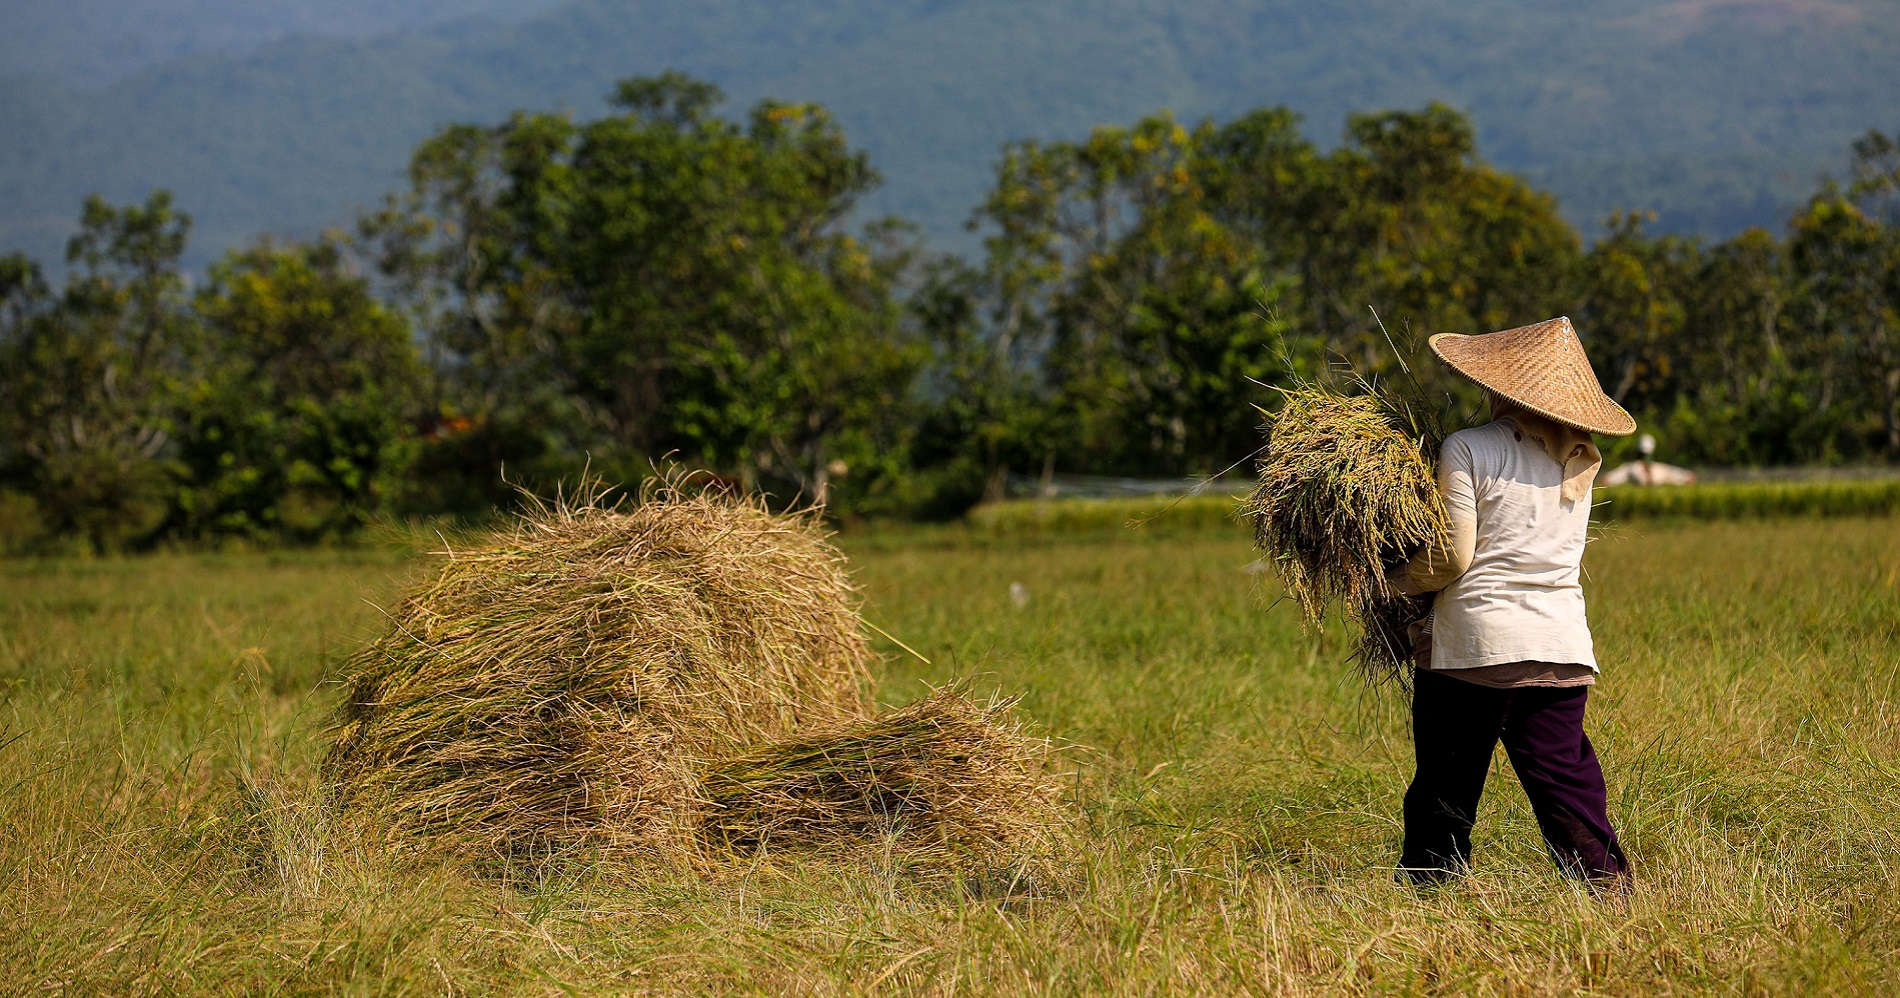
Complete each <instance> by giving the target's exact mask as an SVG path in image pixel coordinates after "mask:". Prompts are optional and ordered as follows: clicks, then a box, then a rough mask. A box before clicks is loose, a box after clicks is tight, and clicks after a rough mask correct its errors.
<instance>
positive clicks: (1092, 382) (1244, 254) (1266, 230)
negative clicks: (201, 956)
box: [0, 73, 1900, 553]
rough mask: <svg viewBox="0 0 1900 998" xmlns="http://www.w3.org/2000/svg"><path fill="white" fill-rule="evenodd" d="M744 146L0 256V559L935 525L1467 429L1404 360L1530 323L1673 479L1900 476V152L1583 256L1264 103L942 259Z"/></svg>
mask: <svg viewBox="0 0 1900 998" xmlns="http://www.w3.org/2000/svg"><path fill="white" fill-rule="evenodd" d="M722 106H727V107H729V105H727V104H726V102H725V99H724V95H722V94H721V92H720V91H719V89H718V88H717V87H716V86H714V85H712V84H710V83H708V82H706V81H703V80H695V79H693V78H691V77H689V76H685V75H683V74H679V73H667V74H663V75H661V76H657V77H633V78H629V79H626V80H622V81H620V82H619V83H618V84H617V85H616V87H615V89H614V96H613V100H612V107H611V109H610V110H609V111H608V112H607V113H604V114H601V115H595V116H590V117H587V118H577V117H575V116H572V115H569V114H567V113H564V112H562V111H560V110H558V109H550V110H542V111H527V112H521V113H517V114H514V115H511V116H508V117H507V118H505V119H500V120H498V121H495V122H493V123H487V124H465V125H451V126H446V127H444V128H442V129H440V130H438V131H437V132H435V133H434V134H433V135H432V136H431V137H430V138H428V139H427V140H426V141H424V142H423V143H422V144H420V145H419V146H418V147H417V148H416V149H415V150H414V154H413V157H412V158H411V160H410V168H409V183H408V185H407V189H406V190H404V191H403V192H402V193H400V194H398V195H396V196H394V197H392V198H391V199H389V200H387V201H385V202H383V204H382V206H381V207H379V208H378V209H376V210H374V211H370V212H366V213H364V214H363V215H361V216H360V217H359V218H358V219H357V220H356V223H357V224H356V225H355V227H354V231H353V233H351V234H349V235H345V236H326V237H323V238H321V239H316V240H306V241H288V242H287V241H283V240H272V239H262V240H258V241H255V242H253V243H251V244H249V245H248V246H246V247H243V248H240V249H235V250H231V251H228V252H226V253H225V254H224V255H223V256H222V257H221V258H220V259H219V260H218V261H217V262H216V263H214V264H213V265H212V266H211V267H210V268H209V272H208V275H207V277H205V278H202V279H201V278H198V277H196V276H195V275H193V274H191V273H189V272H188V271H187V270H186V269H185V268H184V267H183V261H184V259H185V256H186V248H187V246H188V245H190V236H191V230H192V225H191V221H190V219H189V218H187V217H186V216H185V215H184V214H182V213H180V212H179V210H178V206H177V205H176V204H175V203H174V202H173V201H172V199H171V197H170V195H169V194H168V193H166V192H163V191H160V192H158V193H156V194H154V195H153V196H152V197H151V198H150V199H149V200H147V201H145V202H144V203H143V204H138V203H133V204H127V205H121V206H114V205H112V204H109V203H107V202H106V201H104V200H102V199H99V198H97V197H94V198H90V199H88V201H87V202H86V205H85V208H84V210H83V212H82V213H81V215H80V217H79V219H78V224H77V226H76V227H74V229H73V230H72V231H73V239H72V241H71V244H70V245H71V249H70V252H69V256H68V257H67V260H68V261H69V263H70V266H69V267H67V268H66V270H65V272H64V273H63V274H54V273H52V272H51V271H50V270H49V269H48V268H47V267H45V266H44V265H43V264H42V262H41V261H39V260H36V259H34V258H32V257H29V256H26V255H24V254H20V253H4V254H0V553H3V552H5V551H7V550H59V549H71V548H73V547H76V546H80V545H87V546H90V547H92V548H93V549H94V550H100V551H107V550H114V549H122V548H137V547H149V546H152V545H157V544H167V543H173V542H179V543H191V544H195V543H200V542H206V543H218V542H219V539H220V538H226V537H232V536H236V537H242V538H247V539H250V540H255V541H259V542H264V543H275V542H279V541H293V542H313V541H324V540H328V539H335V538H344V537H348V536H350V535H352V534H354V533H355V532H357V531H358V530H360V529H361V528H362V527H363V526H364V525H365V524H367V523H369V522H372V521H373V520H375V519H376V518H378V517H389V516H401V517H409V516H450V517H463V518H473V519H480V518H483V517H485V516H487V515H490V514H491V513H492V511H493V510H495V509H496V508H501V507H506V506H508V505H509V504H511V503H514V502H517V501H518V500H519V493H518V492H517V491H516V486H517V484H520V483H527V484H529V485H531V486H534V487H538V488H541V489H544V490H545V489H550V488H553V487H554V485H555V483H559V482H566V483H568V484H569V485H572V484H573V483H576V482H578V481H580V480H581V478H582V477H583V476H586V475H593V476H598V477H600V478H602V479H604V480H605V481H607V482H611V483H615V484H619V485H625V486H628V487H632V486H633V485H634V483H637V482H639V481H641V480H642V479H643V478H646V477H648V476H650V475H651V474H652V473H653V472H654V469H655V467H656V465H655V462H656V461H661V460H669V459H670V460H677V461H679V462H681V463H682V464H684V465H685V466H687V467H691V468H697V469H704V470H705V471H708V472H711V473H712V474H714V475H716V476H717V478H718V480H719V481H723V482H726V483H729V484H731V485H733V486H736V487H739V488H742V489H744V490H746V491H748V492H749V491H752V490H762V491H764V492H766V493H769V494H771V495H774V496H777V497H779V499H780V500H781V501H787V502H802V501H813V502H818V503H822V504H826V505H827V506H828V508H829V509H830V510H831V511H832V512H833V513H834V514H836V515H842V516H921V517H942V516H949V515H954V514H957V513H960V512H961V511H963V510H964V509H967V508H968V507H969V506H970V505H971V504H972V503H974V502H976V501H977V500H978V499H979V498H980V497H983V496H989V497H992V498H994V497H998V496H1001V495H1002V494H1004V493H1005V491H1006V490H1007V485H1008V482H1009V480H1010V479H1011V476H1017V477H1021V476H1023V475H1036V474H1040V475H1043V476H1049V475H1053V474H1055V473H1057V472H1078V473H1083V474H1108V475H1140V476H1150V477H1152V476H1165V477H1179V476H1182V475H1187V474H1207V473H1212V472H1217V471H1219V470H1221V469H1222V468H1232V467H1235V466H1239V465H1243V464H1244V463H1245V462H1246V460H1247V458H1248V457H1249V456H1250V455H1251V454H1253V453H1255V452H1256V451H1257V448H1258V447H1259V438H1258V433H1257V430H1256V420H1257V411H1256V409H1255V406H1257V405H1263V404H1265V405H1271V404H1272V401H1273V397H1274V393H1273V392H1272V389H1273V388H1276V387H1288V386H1295V385H1302V384H1308V383H1311V382H1312V381H1313V380H1314V379H1319V378H1325V377H1329V376H1331V377H1343V376H1344V372H1345V371H1347V370H1351V371H1356V372H1357V373H1358V374H1359V375H1360V376H1363V377H1366V378H1372V379H1380V378H1385V377H1398V376H1400V374H1401V373H1402V372H1403V371H1404V370H1410V371H1411V372H1412V381H1413V383H1415V384H1417V385H1419V386H1420V387H1421V388H1423V389H1424V390H1426V391H1427V392H1432V391H1435V390H1437V389H1442V390H1444V391H1445V392H1448V393H1462V398H1463V401H1462V403H1448V404H1451V405H1452V407H1453V408H1462V409H1464V410H1466V412H1467V413H1469V414H1475V413H1477V412H1478V411H1480V407H1481V404H1482V400H1481V398H1480V396H1479V395H1478V393H1477V392H1476V390H1475V389H1473V388H1471V387H1470V386H1469V385H1464V384H1461V383H1460V382H1459V380H1458V379H1456V378H1453V377H1451V376H1450V375H1449V374H1447V373H1446V371H1445V370H1444V368H1443V367H1442V366H1441V365H1438V364H1436V363H1432V362H1430V361H1429V359H1428V357H1427V355H1426V354H1425V353H1424V347H1423V344H1422V343H1421V342H1420V336H1419V334H1422V333H1427V332H1432V331H1440V330H1450V331H1456V330H1490V329H1498V328H1503V327H1507V326H1511V325H1517V324H1522V323H1525V322H1528V321H1534V320H1536V319H1540V318H1546V317H1550V316H1554V315H1570V316H1573V317H1575V319H1576V322H1577V327H1578V329H1580V330H1582V331H1583V332H1582V336H1583V339H1584V344H1585V348H1586V349H1587V350H1588V351H1589V353H1590V356H1591V358H1592V361H1593V363H1594V364H1595V366H1596V370H1597V371H1598V372H1599V374H1600V375H1601V376H1602V379H1603V385H1604V387H1605V388H1606V389H1607V390H1608V391H1609V392H1610V394H1611V395H1612V397H1614V398H1615V399H1616V400H1617V401H1619V402H1621V403H1622V404H1623V405H1624V406H1625V407H1627V408H1628V409H1629V410H1630V411H1631V412H1632V413H1633V414H1634V415H1635V416H1636V418H1637V419H1638V420H1639V422H1640V425H1642V426H1643V427H1644V428H1645V429H1646V430H1647V431H1649V432H1653V433H1654V434H1655V435H1656V436H1658V437H1659V438H1661V439H1662V440H1663V441H1664V446H1665V448H1666V451H1665V452H1666V453H1667V454H1668V455H1669V456H1670V457H1671V458H1672V459H1675V460H1679V461H1684V462H1689V463H1695V464H1701V465H1731V466H1733V465H1771V464H1810V465H1811V464H1848V463H1853V464H1872V463H1884V464H1893V463H1896V462H1900V132H1895V133H1892V134H1888V133H1886V132H1880V131H1870V132H1868V133H1866V134H1864V135H1862V136H1861V137H1860V138H1858V139H1857V140H1856V141H1855V142H1854V143H1853V146H1852V151H1851V155H1849V156H1844V157H1842V159H1841V161H1840V163H1839V166H1840V169H1841V172H1842V174H1843V176H1844V177H1846V178H1848V181H1849V182H1848V183H1847V184H1846V185H1836V184H1831V183H1829V184H1820V185H1817V186H1816V187H1814V188H1813V189H1811V190H1810V191H1809V192H1808V196H1807V197H1806V198H1805V199H1804V202H1803V203H1802V205H1801V206H1800V207H1799V208H1798V209H1797V210H1796V211H1795V212H1793V213H1792V214H1791V217H1790V219H1789V226H1788V230H1787V232H1786V234H1785V235H1777V234H1775V233H1771V232H1768V231H1766V230H1764V229H1759V228H1755V229H1749V230H1747V231H1745V232H1743V233H1741V234H1739V235H1737V236H1735V237H1734V238H1732V239H1727V240H1722V241H1719V242H1714V241H1703V240H1699V239H1692V238H1684V237H1680V236H1674V235H1658V234H1656V233H1654V232H1653V231H1650V230H1649V229H1648V228H1647V226H1648V225H1649V224H1650V219H1649V216H1647V215H1645V214H1641V213H1637V214H1623V215H1619V216H1616V217H1614V218H1613V219H1611V220H1610V222H1609V224H1608V232H1607V234H1606V235H1605V237H1604V238H1601V239H1598V240H1596V241H1595V242H1594V243H1591V244H1588V245H1586V244H1585V242H1584V241H1583V240H1582V239H1580V238H1579V236H1578V233H1577V232H1576V230H1575V229H1574V228H1573V227H1572V226H1571V225H1570V224H1569V223H1568V222H1566V221H1565V220H1564V219H1563V217H1562V216H1561V215H1560V214H1559V212H1558V210H1557V202H1556V199H1555V198H1553V197H1551V196H1550V195H1548V194H1547V193H1545V192H1542V191H1539V190H1537V189H1536V188H1534V187H1532V186H1530V185H1529V184H1526V183H1525V182H1524V181H1523V180H1522V179H1520V178H1517V177H1513V176H1510V175H1509V174H1507V173H1503V172H1500V171H1498V170H1496V169H1495V168H1493V167H1492V166H1491V165H1490V164H1489V163H1487V162H1486V161H1485V160H1484V159H1483V157H1482V156H1481V155H1479V153H1478V150H1477V141H1476V132H1475V129H1474V128H1473V125H1472V122H1471V121H1470V119H1469V118H1467V117H1466V116H1464V115H1463V114H1461V113H1460V112H1459V111H1457V110H1456V109H1453V108H1451V107H1449V106H1447V105H1444V104H1430V105H1427V106H1425V107H1423V108H1420V109H1416V110H1402V111H1383V112H1372V113H1360V114H1355V115H1352V116H1351V117H1350V118H1349V119H1348V122H1347V129H1346V133H1347V134H1346V138H1345V141H1344V142H1343V143H1341V144H1340V145H1338V146H1337V147H1334V148H1331V149H1326V148H1322V147H1320V146H1318V145H1316V144H1314V143H1313V142H1311V141H1310V140H1308V139H1307V138H1306V137H1305V136H1303V135H1302V134H1301V132H1300V127H1299V117H1298V115H1297V114H1295V113H1294V112H1292V111H1291V110H1290V109H1287V108H1285V107H1272V106H1264V107H1259V108H1253V109H1250V110H1248V111H1246V112H1244V113H1242V114H1239V115H1236V116H1233V117H1230V118H1227V119H1216V120H1211V121H1204V122H1198V123H1187V122H1182V121H1181V120H1179V119H1176V118H1174V117H1172V116H1170V115H1168V114H1166V113H1159V114H1155V115H1150V116H1146V117H1142V118H1140V119H1137V120H1134V121H1132V122H1130V123H1127V124H1122V125H1104V126H1100V127H1098V128H1095V129H1093V130H1091V131H1090V133H1089V134H1088V135H1087V136H1086V137H1085V138H1084V139H1081V140H1078V141H1061V140H1053V141H1049V140H1023V141H1019V142H1014V143H1011V144H1010V145H1009V146H1007V147H1006V148H1005V149H1004V151H1003V153H1002V155H1001V157H1000V163H999V165H998V169H997V171H996V173H995V179H994V182H993V184H992V186H990V187H989V189H988V190H987V191H986V192H985V193H984V194H983V195H982V196H981V198H980V199H979V200H978V207H977V210H976V217H977V218H978V219H979V221H980V222H981V228H982V229H983V230H984V231H985V232H987V233H989V237H988V238H986V239H985V240H984V243H983V246H982V249H981V252H980V253H977V254H972V255H970V256H955V255H943V254H935V253H930V252H920V250H921V249H923V247H921V246H920V245H919V243H918V241H917V239H916V237H915V234H914V233H913V232H912V231H911V230H909V229H908V228H907V227H906V226H903V225H890V224H884V223H871V224H867V225H859V224H857V222H858V220H859V218H860V215H859V213H858V212H857V211H856V209H857V208H858V207H859V206H860V204H861V202H862V200H863V199H864V198H865V197H866V196H867V195H868V194H870V193H871V192H872V191H874V190H875V189H876V185H877V175H876V171H875V170H874V169H873V168H872V165H871V160H870V157H869V156H868V155H867V154H866V153H864V152H863V151H862V150H861V149H858V148H855V147H854V146H853V145H852V144H851V142H850V141H849V139H848V137H847V136H846V135H845V134H844V132H843V131H842V130H841V129H840V128H839V127H838V125H837V123H836V121H835V120H834V119H833V118H832V117H831V116H830V114H829V113H828V112H827V111H826V110H825V109H824V108H823V107H822V106H820V105H816V104H810V103H792V102H784V101H775V100H770V99H766V100H761V101H758V102H756V103H754V104H752V105H751V107H750V108H749V110H747V111H745V112H744V113H742V114H740V113H722V111H721V110H720V109H721V107H722ZM1375 309H1376V314H1375V311H1374V310H1375ZM1407 355H1409V356H1410V360H1411V361H1412V363H1411V364H1410V366H1409V368H1408V367H1407V366H1406V363H1405V362H1406V357H1407ZM1434 385H1435V386H1436V389H1434V387H1433V386H1434ZM1447 397H1448V398H1449V396H1447ZM1447 418H1448V419H1451V420H1453V421H1454V422H1462V421H1463V420H1464V419H1465V418H1467V415H1465V414H1459V413H1447ZM1606 442H1607V441H1606ZM1630 446H1631V441H1630V440H1629V438H1624V439H1623V440H1621V441H1618V442H1616V443H1614V444H1610V445H1609V447H1608V450H1607V451H1606V456H1607V457H1609V458H1610V459H1612V460H1616V459H1619V458H1620V457H1622V456H1623V454H1624V453H1626V452H1627V449H1628V448H1629V447H1630Z"/></svg>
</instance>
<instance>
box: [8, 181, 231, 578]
mask: <svg viewBox="0 0 1900 998" xmlns="http://www.w3.org/2000/svg"><path fill="white" fill-rule="evenodd" d="M190 227H191V219H190V218H189V217H188V216H186V215H183V214H181V213H179V212H177V211H175V210H174V209H173V207H172V200H171V195H170V194H169V193H167V192H165V191H158V192H155V193H154V194H152V196H151V197H150V198H149V199H147V201H146V203H145V204H144V205H133V206H127V207H124V208H114V207H111V206H110V205H107V204H106V203H105V201H103V200H102V199H100V198H98V197H96V196H95V197H91V198H88V199H87V200H86V203H85V207H84V210H83V212H82V214H81V217H80V230H79V233H78V234H77V235H76V236H74V237H73V239H72V241H71V242H70V243H69V244H68V247H67V252H66V260H67V263H68V264H69V265H71V266H72V267H73V272H72V274H71V276H70V277H69V278H68V280H67V282H66V286H65V288H64V290H63V291H62V292H61V294H60V295H59V296H58V299H57V301H53V300H51V299H50V298H49V297H48V295H47V293H46V291H45V285H44V282H43V281H42V280H41V279H40V278H39V277H38V274H37V268H35V267H32V266H30V265H29V264H23V263H22V262H21V260H20V259H19V258H17V257H16V258H11V261H10V262H9V263H8V265H7V271H8V275H7V277H6V281H7V283H8V285H9V293H8V298H9V301H10V304H9V306H8V318H7V321H6V326H5V330H4V343H3V344H0V372H3V373H0V379H3V380H4V386H3V387H4V391H0V395H4V401H0V405H4V406H5V408H6V410H7V422H8V423H10V424H11V426H12V427H13V430H14V433H15V434H17V435H16V436H15V437H14V438H13V439H14V440H16V441H17V444H16V446H17V451H16V454H15V457H14V459H13V462H12V463H13V470H12V472H11V475H12V476H13V477H15V479H16V480H17V481H19V482H20V483H21V484H22V485H23V486H24V487H25V489H26V490H27V491H29V492H30V493H31V494H32V495H33V496H34V497H35V498H36V500H37V501H38V505H39V507H40V510H41V511H42V515H43V516H44V517H45V518H46V521H47V525H48V527H49V528H50V529H52V530H53V531H55V532H57V533H61V534H71V535H76V536H80V537H84V538H85V539H86V540H87V541H88V542H89V543H90V544H91V546H92V547H93V548H95V549H96V550H101V551H104V550H110V549H116V548H119V547H122V546H125V545H127V544H132V543H137V542H139V541H142V540H145V539H147V538H148V537H149V536H150V535H151V534H152V532H153V531H154V530H155V529H156V528H157V527H158V526H159V525H160V523H161V522H162V521H163V519H164V515H165V503H164V492H165V473H164V468H163V467H162V465H161V462H160V461H159V458H160V455H161V453H162V452H163V451H164V449H165V446H166V444H167V442H168V440H169V439H170V432H171V413H172V404H173V401H174V399H175V397H176V393H177V390H178V386H179V380H180V377H181V375H182V373H183V371H184V367H185V363H186V358H187V356H188V354H189V352H190V349H191V342H192V340H193V337H194V336H195V332H196V330H195V327H194V325H193V323H192V320H191V316H190V315H189V313H188V311H187V309H186V308H185V296H184V278H183V277H182V275H181V274H180V273H179V271H178V258H179V255H180V254H181V253H182V252H183V251H184V246H185V239H186V234H187V233H188V232H189V230H190Z"/></svg>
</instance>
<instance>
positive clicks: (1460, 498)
mask: <svg viewBox="0 0 1900 998" xmlns="http://www.w3.org/2000/svg"><path fill="white" fill-rule="evenodd" d="M1438 491H1439V492H1440V493H1441V494H1442V495H1443V496H1444V497H1445V518H1446V520H1447V521H1448V524H1447V525H1448V526H1449V527H1450V529H1449V531H1448V532H1447V533H1446V534H1445V535H1444V536H1442V537H1439V538H1436V539H1434V540H1433V541H1432V542H1431V543H1429V544H1426V545H1425V547H1423V548H1421V549H1420V550H1419V552H1418V553H1417V554H1415V555H1413V556H1412V560H1411V561H1408V562H1406V563H1405V564H1404V565H1402V566H1400V567H1399V568H1398V569H1397V570H1395V571H1393V573H1392V575H1391V582H1392V585H1393V587H1394V588H1396V589H1397V590H1398V591H1399V592H1401V593H1405V594H1406V595H1413V594H1416V593H1435V592H1437V591H1438V590H1440V589H1443V588H1445V587H1446V586H1449V585H1451V584H1452V583H1453V582H1455V581H1457V579H1458V577H1459V576H1460V575H1463V574H1465V569H1467V568H1470V567H1471V558H1472V555H1473V554H1474V553H1476V552H1477V550H1478V501H1477V496H1476V493H1475V492H1474V490H1473V489H1472V485H1471V449H1470V447H1468V446H1466V445H1464V443H1463V442H1462V441H1459V442H1456V443H1453V442H1451V441H1447V442H1446V444H1445V447H1444V449H1443V450H1441V451H1440V452H1439V455H1438Z"/></svg>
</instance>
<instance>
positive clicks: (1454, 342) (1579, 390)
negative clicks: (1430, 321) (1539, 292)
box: [1430, 316, 1636, 437]
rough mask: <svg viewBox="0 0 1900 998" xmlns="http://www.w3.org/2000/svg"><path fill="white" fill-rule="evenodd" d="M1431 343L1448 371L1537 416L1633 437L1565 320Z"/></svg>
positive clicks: (1632, 424) (1630, 422) (1629, 422)
mask: <svg viewBox="0 0 1900 998" xmlns="http://www.w3.org/2000/svg"><path fill="white" fill-rule="evenodd" d="M1430 342H1431V345H1432V352H1433V353H1435V354H1437V355H1438V359H1439V360H1442V361H1444V362H1445V363H1446V364H1449V365H1451V369H1452V370H1454V371H1457V372H1458V373H1459V374H1462V375H1464V376H1465V377H1467V378H1470V379H1471V380H1473V381H1475V382H1477V383H1478V384H1479V385H1481V386H1483V387H1485V388H1488V389H1490V390H1491V391H1494V392H1496V393H1498V394H1499V395H1502V396H1504V397H1505V398H1507V399H1510V400H1511V401H1513V402H1516V403H1517V404H1518V405H1521V406H1523V407H1524V408H1526V409H1529V410H1530V411H1532V412H1534V413H1537V414H1538V415H1540V416H1543V417H1546V418H1548V419H1554V420H1556V421H1557V422H1559V423H1563V424H1564V425H1566V426H1574V427H1576V428H1577V429H1579V430H1588V431H1590V432H1591V433H1603V434H1607V435H1609V436H1612V437H1627V436H1629V435H1630V434H1632V433H1635V432H1636V420H1635V419H1633V418H1631V416H1630V414H1629V413H1628V412H1626V411H1624V409H1623V407H1622V406H1620V405H1617V404H1616V401H1615V400H1614V399H1612V398H1610V397H1609V396H1608V395H1606V394H1604V392H1603V385H1602V383H1601V382H1599V381H1597V373H1596V371H1594V370H1592V369H1591V367H1590V358H1588V357H1586V356H1584V354H1583V344H1582V343H1581V342H1580V341H1578V339H1577V331H1576V330H1575V329H1572V328H1571V326H1570V319H1569V318H1568V317H1564V316H1559V317H1558V318H1555V319H1547V320H1545V321H1543V322H1539V323H1534V324H1532V325H1529V326H1519V327H1517V328H1516V329H1506V330H1503V331H1502V332H1496V333H1486V334H1484V335H1483V336H1465V335H1463V334H1461V333H1439V334H1438V335H1436V336H1434V337H1432V338H1431V341H1430Z"/></svg>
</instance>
